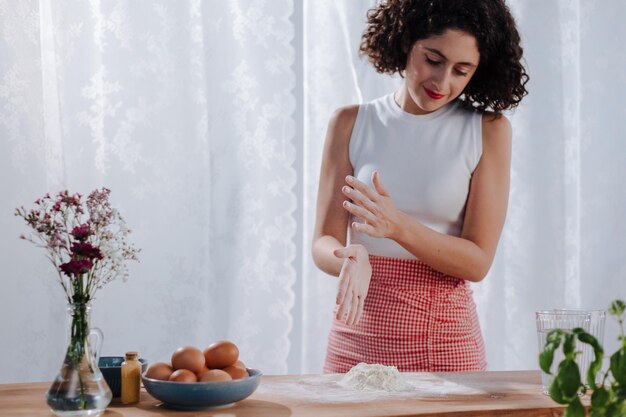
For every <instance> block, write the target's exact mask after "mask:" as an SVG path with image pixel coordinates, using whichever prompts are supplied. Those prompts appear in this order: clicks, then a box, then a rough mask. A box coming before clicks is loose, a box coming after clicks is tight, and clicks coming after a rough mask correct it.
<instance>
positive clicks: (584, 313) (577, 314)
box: [535, 309, 606, 395]
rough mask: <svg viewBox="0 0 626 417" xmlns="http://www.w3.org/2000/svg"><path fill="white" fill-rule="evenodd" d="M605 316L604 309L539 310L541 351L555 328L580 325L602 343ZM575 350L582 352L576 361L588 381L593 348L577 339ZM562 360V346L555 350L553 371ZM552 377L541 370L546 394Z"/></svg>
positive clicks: (538, 329)
mask: <svg viewBox="0 0 626 417" xmlns="http://www.w3.org/2000/svg"><path fill="white" fill-rule="evenodd" d="M605 316H606V312H605V311H604V310H575V309H552V310H542V311H537V312H536V313H535V319H536V322H537V339H538V341H539V352H541V351H543V349H544V347H545V345H546V339H547V336H548V333H549V332H550V331H551V330H554V329H562V330H571V329H574V328H576V327H580V328H582V329H584V330H585V331H586V332H587V333H589V334H591V335H592V336H594V337H595V338H596V339H598V342H600V344H602V343H603V341H604V340H603V339H604V319H605ZM575 350H576V351H580V352H582V353H581V354H580V355H577V356H576V363H577V364H578V367H579V369H580V374H581V376H582V379H583V381H586V378H587V370H588V369H589V364H590V363H591V361H592V360H593V358H594V354H593V348H592V347H591V346H589V345H587V344H583V343H580V342H579V341H576V348H575ZM562 360H563V350H562V346H561V347H559V349H558V350H556V351H555V352H554V360H553V362H552V369H551V370H552V371H553V372H554V371H555V370H556V368H557V367H558V365H559V363H560V362H561V361H562ZM552 378H553V376H552V375H549V374H546V373H545V372H543V371H542V372H541V384H542V386H543V393H544V394H546V395H548V394H549V391H550V384H552Z"/></svg>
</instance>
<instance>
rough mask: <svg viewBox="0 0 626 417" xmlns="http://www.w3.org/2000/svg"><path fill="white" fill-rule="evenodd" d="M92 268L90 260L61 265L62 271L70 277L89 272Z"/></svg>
mask: <svg viewBox="0 0 626 417" xmlns="http://www.w3.org/2000/svg"><path fill="white" fill-rule="evenodd" d="M91 267H93V262H91V261H90V260H89V259H79V260H75V261H70V262H66V263H64V264H61V265H59V268H60V269H61V271H63V272H64V273H65V275H67V276H68V277H72V276H76V275H80V274H84V273H86V272H89V270H90V269H91Z"/></svg>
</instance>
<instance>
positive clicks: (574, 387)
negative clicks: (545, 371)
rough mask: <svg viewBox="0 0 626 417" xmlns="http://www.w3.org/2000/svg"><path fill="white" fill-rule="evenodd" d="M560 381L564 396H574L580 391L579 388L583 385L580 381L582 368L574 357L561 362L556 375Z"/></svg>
mask: <svg viewBox="0 0 626 417" xmlns="http://www.w3.org/2000/svg"><path fill="white" fill-rule="evenodd" d="M555 379H556V380H558V381H559V385H560V386H561V391H562V393H563V397H564V398H567V397H570V398H571V397H574V396H575V395H576V393H577V392H578V388H580V386H581V385H582V384H581V382H580V369H578V364H577V363H576V361H574V360H573V359H564V360H563V361H562V362H561V363H560V364H559V370H558V372H557V374H556V376H555Z"/></svg>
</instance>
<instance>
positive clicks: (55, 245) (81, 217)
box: [15, 188, 139, 303]
mask: <svg viewBox="0 0 626 417" xmlns="http://www.w3.org/2000/svg"><path fill="white" fill-rule="evenodd" d="M110 193H111V191H110V190H108V189H106V188H102V189H100V190H95V191H93V192H91V193H90V194H89V195H88V196H87V199H86V200H85V201H83V199H82V195H81V194H78V193H75V194H70V193H69V192H68V191H61V192H59V193H58V194H57V195H56V197H51V196H50V195H49V194H46V195H45V196H44V197H42V198H40V199H37V200H36V201H35V208H34V209H32V210H29V211H27V210H26V209H25V208H24V207H20V208H18V209H17V210H16V212H15V215H16V216H18V217H22V218H23V219H24V221H25V222H26V224H27V225H28V226H29V227H30V228H31V229H32V231H33V233H32V234H31V235H30V236H25V235H21V236H20V238H21V239H25V240H28V241H30V242H32V243H34V244H35V245H37V246H39V247H42V248H44V249H46V250H47V252H48V259H50V261H51V262H52V264H53V265H54V267H55V268H56V270H57V272H58V275H59V280H60V282H61V285H62V286H63V289H64V290H65V293H66V295H67V300H68V302H69V303H75V302H85V303H86V302H89V301H90V300H91V299H93V297H94V294H95V291H96V290H97V289H99V288H102V287H103V286H104V284H106V283H108V282H110V281H113V280H114V279H116V278H122V279H123V280H126V279H127V277H128V270H127V267H126V261H128V260H134V261H137V260H138V257H137V255H138V253H139V250H138V249H136V248H135V247H134V246H133V245H132V244H130V243H128V242H127V238H128V235H129V234H130V230H129V229H128V227H127V226H126V222H125V221H124V219H123V218H122V216H121V215H120V214H119V212H118V211H117V210H115V209H114V208H112V207H111V205H110V203H109V195H110Z"/></svg>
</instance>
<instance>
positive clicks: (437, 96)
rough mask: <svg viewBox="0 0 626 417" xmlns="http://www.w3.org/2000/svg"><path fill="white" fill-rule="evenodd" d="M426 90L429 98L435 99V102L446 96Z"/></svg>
mask: <svg viewBox="0 0 626 417" xmlns="http://www.w3.org/2000/svg"><path fill="white" fill-rule="evenodd" d="M424 90H425V91H426V94H428V97H430V98H432V99H434V100H439V99H442V98H443V97H444V96H445V95H444V94H437V93H435V92H434V91H432V90H429V89H428V88H426V87H424Z"/></svg>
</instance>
